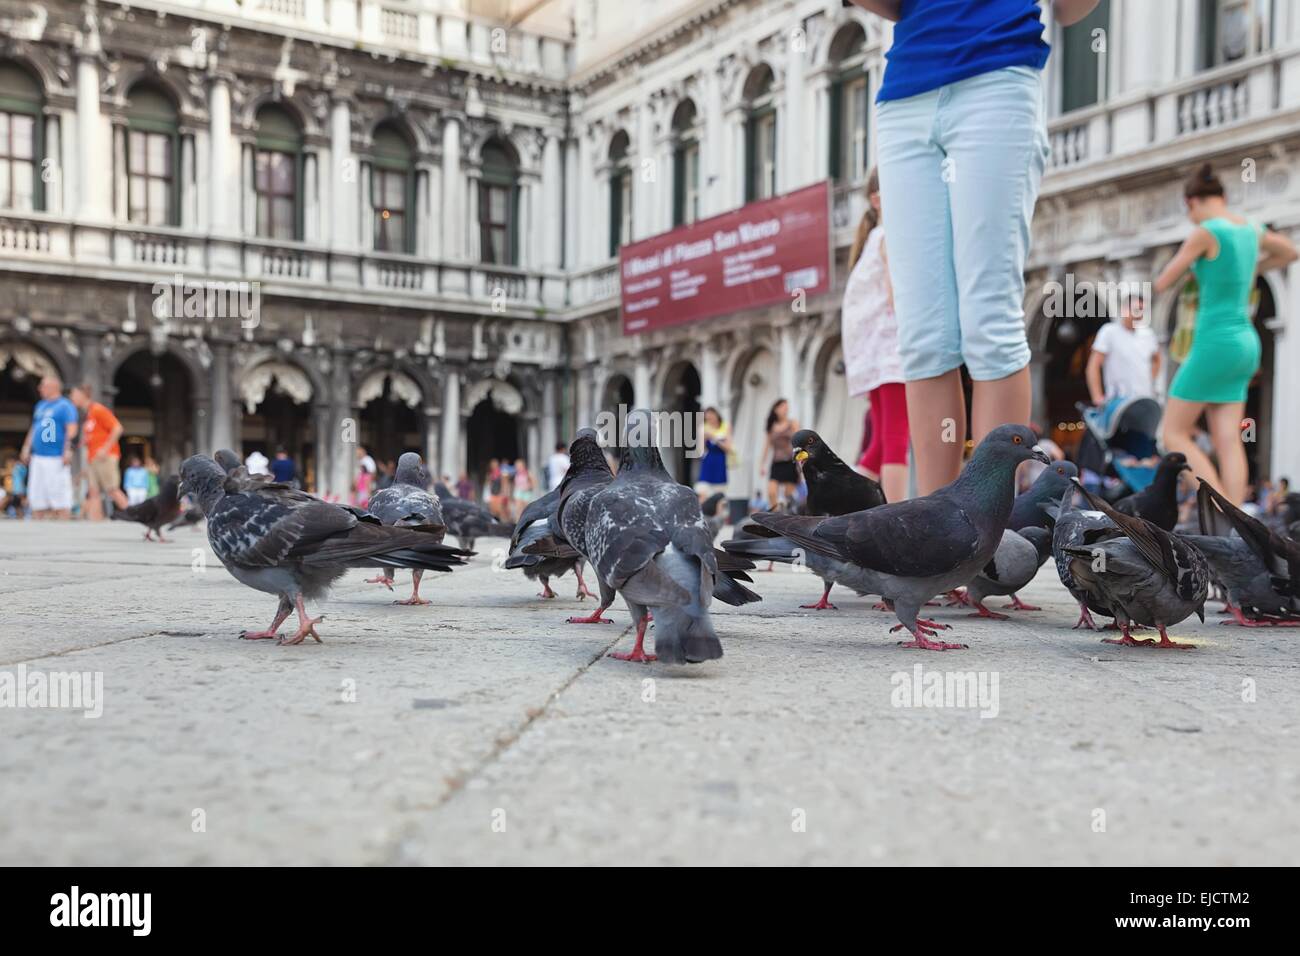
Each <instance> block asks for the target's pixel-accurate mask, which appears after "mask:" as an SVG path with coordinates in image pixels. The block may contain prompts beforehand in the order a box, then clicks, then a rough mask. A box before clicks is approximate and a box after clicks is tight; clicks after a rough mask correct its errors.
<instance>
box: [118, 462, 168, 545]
mask: <svg viewBox="0 0 1300 956" xmlns="http://www.w3.org/2000/svg"><path fill="white" fill-rule="evenodd" d="M179 485H180V479H179V478H177V477H176V476H175V475H168V476H167V477H166V478H164V479H163V480H162V482H161V483H160V484H159V485H158V494H156V495H154V496H153V497H152V498H146V499H145V500H144V501H142V502H140V503H139V504H138V505H131V507H129V508H117V509H114V511H113V516H112V517H113V520H114V521H134V522H135V523H136V524H142V525H144V527H145V532H144V539H145V540H146V541H152V540H153V536H154V535H155V534H156V535H158V540H159V541H160V542H162V541H166V540H167V539H166V538H164V537H163V535H162V529H163V528H164V527H166V526H167V525H170V524H171V523H172V522H173V521H175V520H176V516H177V515H179V514H180V513H181V499H180V495H179V494H177V491H176V489H177V488H178V487H179Z"/></svg>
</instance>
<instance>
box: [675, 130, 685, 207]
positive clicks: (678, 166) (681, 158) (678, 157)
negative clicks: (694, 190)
mask: <svg viewBox="0 0 1300 956" xmlns="http://www.w3.org/2000/svg"><path fill="white" fill-rule="evenodd" d="M684 222H686V148H685V146H682V145H679V146H678V147H677V148H676V149H675V150H673V225H674V226H680V225H681V224H682V223H684Z"/></svg>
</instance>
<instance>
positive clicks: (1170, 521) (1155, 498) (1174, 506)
mask: <svg viewBox="0 0 1300 956" xmlns="http://www.w3.org/2000/svg"><path fill="white" fill-rule="evenodd" d="M1190 469H1191V465H1189V464H1187V456H1186V455H1184V454H1183V453H1182V452H1178V451H1171V452H1170V453H1169V454H1167V455H1165V457H1163V458H1161V459H1160V464H1159V465H1157V466H1156V476H1155V478H1153V479H1152V480H1151V484H1149V485H1147V486H1146V487H1145V488H1143V489H1142V490H1141V491H1139V492H1137V493H1135V494H1131V495H1128V496H1127V497H1125V498H1120V499H1119V500H1118V501H1116V502H1115V504H1114V508H1115V510H1116V511H1118V512H1119V513H1120V514H1125V515H1130V516H1132V517H1135V518H1145V519H1146V520H1147V521H1150V522H1151V523H1152V524H1153V525H1155V526H1156V527H1157V528H1160V529H1161V530H1163V531H1173V530H1174V525H1176V524H1178V479H1179V478H1180V477H1181V476H1182V473H1183V472H1185V471H1189V470H1190Z"/></svg>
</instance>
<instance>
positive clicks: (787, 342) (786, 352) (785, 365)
mask: <svg viewBox="0 0 1300 956" xmlns="http://www.w3.org/2000/svg"><path fill="white" fill-rule="evenodd" d="M776 336H777V343H778V349H779V352H778V362H779V368H780V379H781V398H784V399H786V400H787V401H788V402H789V403H790V417H791V418H798V417H799V416H800V414H801V410H800V408H799V393H798V384H799V383H798V377H799V355H798V353H797V352H796V350H795V340H794V328H793V327H792V326H789V325H782V326H780V327H778V328H777V330H776Z"/></svg>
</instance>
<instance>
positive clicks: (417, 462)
mask: <svg viewBox="0 0 1300 956" xmlns="http://www.w3.org/2000/svg"><path fill="white" fill-rule="evenodd" d="M428 487H429V472H428V470H426V469H425V467H424V461H423V460H422V459H421V458H420V456H419V455H418V454H416V453H415V452H413V451H408V452H405V453H404V454H403V455H402V456H401V457H400V458H398V459H397V469H396V470H395V471H394V472H393V483H392V484H391V485H389V486H388V487H387V488H382V489H380V490H379V491H376V492H375V493H374V494H373V495H371V496H370V501H369V502H368V503H367V510H368V511H369V512H370V513H371V514H372V515H374V516H375V517H376V518H378V519H379V521H380V523H381V524H384V525H387V526H389V527H394V528H420V529H422V530H424V531H426V532H428V533H429V534H431V535H434V536H435V538H436V540H438V541H441V540H442V539H443V535H444V534H445V533H446V530H447V527H446V525H444V524H443V521H442V508H441V507H440V506H439V504H438V499H437V498H435V497H434V496H433V495H431V494H429V492H428V490H427V489H428ZM423 576H424V571H422V570H421V569H419V568H412V569H411V596H410V597H409V598H407V599H406V600H405V601H394V602H393V603H394V604H405V605H411V604H429V603H431V602H429V601H427V600H426V599H424V598H422V597H420V579H421V578H422V577H423ZM392 581H393V577H392V574H391V573H390V572H389V571H388V569H387V568H381V569H380V575H379V577H378V578H369V579H368V580H367V582H366V583H368V584H375V583H381V584H386V585H387V586H388V588H389V590H392V587H393V585H392Z"/></svg>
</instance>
